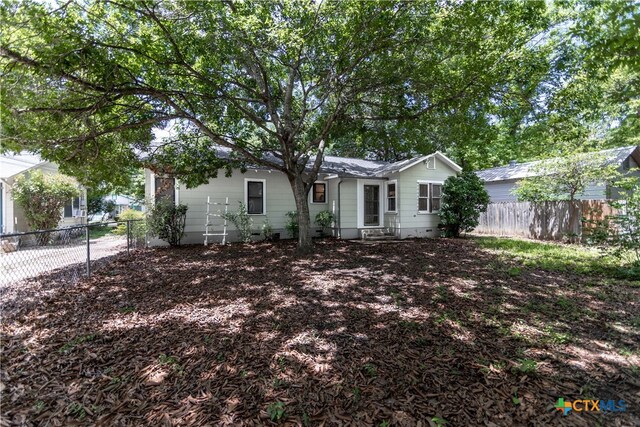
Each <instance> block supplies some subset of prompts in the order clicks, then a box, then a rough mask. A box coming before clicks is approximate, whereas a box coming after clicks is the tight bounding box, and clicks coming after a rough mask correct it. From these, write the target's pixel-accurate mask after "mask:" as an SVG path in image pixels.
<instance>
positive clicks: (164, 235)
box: [147, 201, 188, 246]
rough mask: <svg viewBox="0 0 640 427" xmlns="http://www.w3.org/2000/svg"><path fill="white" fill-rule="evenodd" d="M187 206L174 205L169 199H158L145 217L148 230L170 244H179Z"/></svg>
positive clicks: (182, 234) (182, 233)
mask: <svg viewBox="0 0 640 427" xmlns="http://www.w3.org/2000/svg"><path fill="white" fill-rule="evenodd" d="M187 209H188V207H187V206H186V205H183V204H179V205H174V204H173V202H171V201H158V202H157V203H156V204H155V205H154V206H153V207H152V208H151V210H150V212H149V215H148V217H147V225H148V227H149V231H150V232H151V234H153V235H154V236H157V237H159V238H160V239H162V240H164V241H166V242H167V243H169V245H171V246H179V245H180V240H182V236H184V226H185V220H186V216H187Z"/></svg>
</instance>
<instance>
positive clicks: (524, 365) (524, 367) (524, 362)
mask: <svg viewBox="0 0 640 427" xmlns="http://www.w3.org/2000/svg"><path fill="white" fill-rule="evenodd" d="M515 369H516V370H517V371H518V372H521V373H523V374H534V373H535V372H536V371H537V369H538V362H536V361H535V360H532V359H520V360H519V361H518V366H516V367H515Z"/></svg>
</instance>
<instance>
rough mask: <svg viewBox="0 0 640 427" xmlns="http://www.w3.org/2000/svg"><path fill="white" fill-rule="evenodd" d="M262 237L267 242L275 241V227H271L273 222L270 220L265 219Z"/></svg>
mask: <svg viewBox="0 0 640 427" xmlns="http://www.w3.org/2000/svg"><path fill="white" fill-rule="evenodd" d="M261 231H262V237H264V240H267V241H271V240H273V225H271V221H269V218H265V220H264V222H263V223H262V230H261Z"/></svg>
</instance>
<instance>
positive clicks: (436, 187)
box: [431, 184, 442, 212]
mask: <svg viewBox="0 0 640 427" xmlns="http://www.w3.org/2000/svg"><path fill="white" fill-rule="evenodd" d="M441 198H442V184H431V212H438V211H439V210H440V199H441Z"/></svg>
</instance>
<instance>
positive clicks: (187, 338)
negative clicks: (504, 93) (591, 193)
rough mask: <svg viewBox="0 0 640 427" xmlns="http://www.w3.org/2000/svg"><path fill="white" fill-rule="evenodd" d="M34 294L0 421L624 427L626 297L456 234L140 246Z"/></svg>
mask: <svg viewBox="0 0 640 427" xmlns="http://www.w3.org/2000/svg"><path fill="white" fill-rule="evenodd" d="M30 286H31V289H34V292H35V290H37V289H39V288H43V287H44V288H46V289H47V292H40V293H39V294H37V297H34V298H23V297H22V296H20V295H19V294H13V293H11V292H9V293H7V294H5V295H4V297H3V319H2V329H1V334H2V336H1V337H2V360H1V364H0V366H1V369H0V381H1V383H0V390H1V391H2V411H1V412H2V414H1V417H2V418H1V420H0V425H2V426H4V425H87V424H92V425H93V424H98V425H105V426H118V425H153V426H158V425H220V424H228V425H269V424H273V425H277V424H281V425H327V426H329V425H372V426H380V425H392V426H395V425H397V426H418V425H419V426H442V425H446V426H467V425H487V426H495V425H498V426H514V425H597V424H600V425H620V426H629V425H638V424H640V349H639V345H638V343H639V342H640V287H638V286H637V285H634V284H633V283H631V282H616V281H612V280H610V279H604V278H599V277H587V276H580V275H575V274H572V273H568V272H565V273H558V272H549V271H543V270H536V269H529V268H525V267H523V266H521V265H518V264H516V263H515V262H514V261H509V260H508V259H504V258H500V257H498V256H497V255H495V254H492V253H490V252H488V251H484V250H481V249H479V248H478V247H477V246H476V244H475V243H474V242H473V241H472V240H449V239H439V240H428V239H425V240H415V241H403V242H396V243H392V244H389V243H375V244H362V243H359V242H348V241H333V240H325V241H322V242H319V243H318V244H317V247H316V251H315V252H314V253H313V254H311V255H304V256H298V255H296V254H295V246H294V244H293V243H291V242H279V243H276V244H269V243H261V244H254V245H249V246H245V245H231V246H226V247H219V246H212V247H208V248H204V247H201V246H197V247H196V246H193V247H184V248H179V249H156V250H145V251H139V252H137V253H136V254H135V256H130V257H126V256H125V255H118V256H116V257H115V258H114V260H113V261H112V262H111V263H110V264H108V265H105V266H103V268H101V269H99V270H98V271H96V272H95V273H94V274H93V275H92V277H91V278H90V279H88V280H82V281H80V282H79V283H78V284H77V285H74V286H64V285H62V284H60V283H57V282H56V281H55V278H48V277H40V278H39V279H38V280H35V281H32V282H31V284H30ZM559 398H564V399H565V401H572V400H576V399H595V400H600V401H606V400H615V401H616V402H618V401H619V400H624V401H625V402H626V404H627V410H626V411H625V412H608V413H604V412H599V413H596V412H581V413H578V412H576V411H571V412H569V413H568V414H567V416H563V415H562V413H561V412H559V411H557V410H555V408H554V405H555V404H556V401H557V400H558V399H559Z"/></svg>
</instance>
